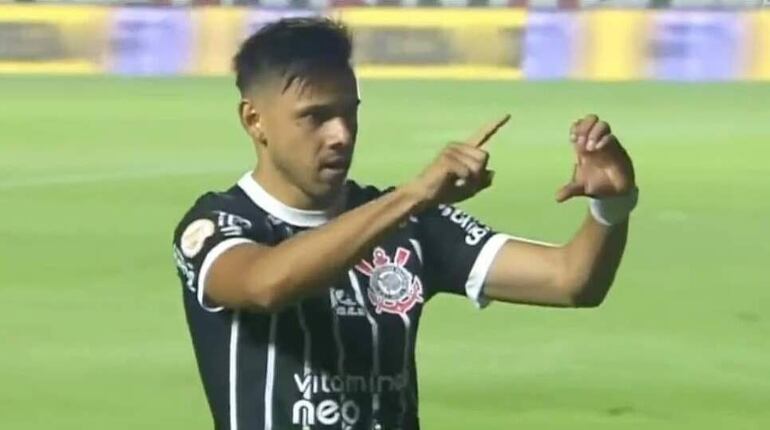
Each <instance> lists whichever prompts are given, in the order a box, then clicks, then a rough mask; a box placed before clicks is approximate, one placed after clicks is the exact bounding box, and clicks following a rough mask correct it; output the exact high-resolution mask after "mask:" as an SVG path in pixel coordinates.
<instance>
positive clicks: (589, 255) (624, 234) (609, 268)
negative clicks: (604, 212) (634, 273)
mask: <svg viewBox="0 0 770 430" xmlns="http://www.w3.org/2000/svg"><path fill="white" fill-rule="evenodd" d="M628 224H629V222H628V220H626V221H624V222H622V223H619V224H617V225H614V226H605V225H603V224H600V223H599V222H597V221H596V220H595V219H594V218H593V216H591V215H590V214H589V215H588V216H587V217H586V220H585V221H584V222H583V225H582V227H581V228H580V230H579V231H578V233H577V234H576V235H575V237H574V238H573V239H572V240H571V241H570V242H569V243H568V244H567V245H565V246H564V258H565V261H564V267H565V269H564V272H565V280H564V283H565V285H566V286H567V288H569V289H570V293H571V294H570V295H571V296H572V297H573V301H574V304H575V305H576V306H586V307H587V306H597V305H599V304H600V303H601V302H602V300H603V299H604V297H605V296H606V295H607V292H608V291H609V289H610V286H611V285H612V282H613V280H614V279H615V273H616V272H617V270H618V267H619V266H620V261H621V259H622V258H623V252H624V250H625V247H626V239H627V238H628Z"/></svg>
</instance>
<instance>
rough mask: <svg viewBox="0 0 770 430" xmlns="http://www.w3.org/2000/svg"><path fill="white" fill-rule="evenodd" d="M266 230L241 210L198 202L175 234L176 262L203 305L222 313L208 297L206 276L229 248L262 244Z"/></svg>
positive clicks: (182, 278) (189, 290)
mask: <svg viewBox="0 0 770 430" xmlns="http://www.w3.org/2000/svg"><path fill="white" fill-rule="evenodd" d="M263 231H264V228H260V226H258V225H255V222H254V221H253V220H250V219H248V218H247V217H246V216H244V215H243V214H239V213H237V210H233V209H232V208H227V207H217V205H212V204H210V203H209V204H205V203H200V201H199V202H198V203H196V205H195V206H194V207H193V208H192V209H191V210H190V211H189V212H188V213H187V215H185V217H184V218H183V219H182V221H181V222H180V223H179V225H178V227H177V228H176V231H175V233H174V246H173V253H174V261H175V263H176V267H177V273H178V275H179V278H180V280H181V281H182V284H183V285H184V287H185V288H186V290H187V292H188V293H191V294H194V295H195V296H196V299H197V302H198V303H199V304H200V306H201V307H202V308H203V309H205V310H207V311H209V312H219V311H221V310H222V309H223V308H222V307H221V306H216V305H214V304H212V303H211V301H210V300H209V299H208V298H207V297H206V276H207V275H208V272H209V269H210V268H211V266H212V264H213V263H214V261H215V260H216V259H217V258H218V257H219V256H220V255H222V254H223V253H224V252H225V251H227V250H228V249H230V248H232V247H234V246H236V245H240V244H243V243H255V242H262V241H263V240H262V239H263V236H264V234H263Z"/></svg>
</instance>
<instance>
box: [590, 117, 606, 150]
mask: <svg viewBox="0 0 770 430" xmlns="http://www.w3.org/2000/svg"><path fill="white" fill-rule="evenodd" d="M610 131H611V130H610V125H609V124H607V123H606V122H605V121H597V122H596V123H595V124H594V126H593V127H591V130H590V131H589V132H588V142H586V149H587V150H589V151H593V150H594V149H596V143H597V142H598V141H599V140H600V139H601V138H603V137H604V136H605V135H607V134H609V133H610Z"/></svg>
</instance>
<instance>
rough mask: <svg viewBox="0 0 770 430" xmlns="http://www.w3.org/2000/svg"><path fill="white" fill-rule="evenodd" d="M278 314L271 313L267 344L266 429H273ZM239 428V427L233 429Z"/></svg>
mask: <svg viewBox="0 0 770 430" xmlns="http://www.w3.org/2000/svg"><path fill="white" fill-rule="evenodd" d="M277 326H278V315H276V314H272V315H270V340H269V343H268V346H267V369H266V370H265V430H272V429H273V384H275V332H276V327H277ZM231 430H237V429H231Z"/></svg>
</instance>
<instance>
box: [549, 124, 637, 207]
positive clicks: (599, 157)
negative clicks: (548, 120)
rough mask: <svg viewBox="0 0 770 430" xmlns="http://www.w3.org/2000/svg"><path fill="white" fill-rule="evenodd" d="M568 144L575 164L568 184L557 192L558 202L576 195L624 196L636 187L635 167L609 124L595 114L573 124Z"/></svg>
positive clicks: (597, 196)
mask: <svg viewBox="0 0 770 430" xmlns="http://www.w3.org/2000/svg"><path fill="white" fill-rule="evenodd" d="M570 141H571V142H572V145H573V147H574V149H575V154H576V156H577V162H576V164H575V170H574V172H573V174H572V179H571V180H570V182H569V183H568V184H567V185H565V186H563V187H562V188H561V189H560V190H559V191H557V192H556V201H558V202H559V203H561V202H563V201H565V200H568V199H570V198H572V197H576V196H589V197H595V198H602V197H612V196H617V195H621V194H625V193H627V192H629V191H631V190H632V189H633V188H634V187H635V186H636V182H635V177H634V166H633V164H632V163H631V158H630V157H629V156H628V153H626V150H625V149H623V147H622V146H620V142H618V139H617V138H616V137H615V136H614V135H613V134H612V131H611V130H610V125H609V124H607V123H606V122H604V121H601V120H600V119H599V117H598V116H596V115H593V114H591V115H586V116H585V117H584V118H582V119H579V120H577V121H575V122H574V123H572V127H570Z"/></svg>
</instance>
